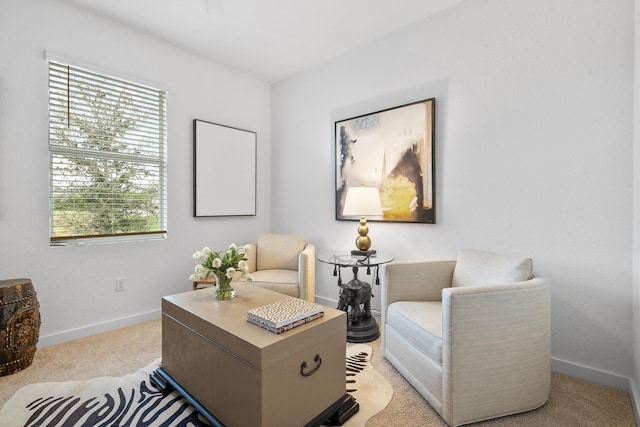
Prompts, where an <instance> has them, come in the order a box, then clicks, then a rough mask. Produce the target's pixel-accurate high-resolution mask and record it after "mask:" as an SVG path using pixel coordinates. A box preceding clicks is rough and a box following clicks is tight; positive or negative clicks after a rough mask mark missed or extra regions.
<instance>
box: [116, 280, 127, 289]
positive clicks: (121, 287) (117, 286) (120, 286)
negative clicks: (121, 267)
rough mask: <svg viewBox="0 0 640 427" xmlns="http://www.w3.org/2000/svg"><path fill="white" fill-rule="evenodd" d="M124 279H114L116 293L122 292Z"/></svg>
mask: <svg viewBox="0 0 640 427" xmlns="http://www.w3.org/2000/svg"><path fill="white" fill-rule="evenodd" d="M124 290H125V287H124V277H116V292H120V291H124Z"/></svg>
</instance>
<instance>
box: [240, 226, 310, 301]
mask: <svg viewBox="0 0 640 427" xmlns="http://www.w3.org/2000/svg"><path fill="white" fill-rule="evenodd" d="M246 257H247V263H248V264H249V273H251V276H252V277H253V280H252V282H253V285H255V286H260V287H262V288H266V289H270V290H272V291H276V292H280V293H283V294H287V295H290V296H293V297H297V298H302V299H305V300H307V301H311V302H314V300H315V297H316V291H315V289H316V248H315V246H314V245H313V244H311V243H307V242H305V239H304V237H303V236H300V235H296V234H266V233H265V234H260V235H259V236H258V241H257V242H256V243H251V244H250V249H249V251H248V252H247V253H246ZM238 280H242V279H238Z"/></svg>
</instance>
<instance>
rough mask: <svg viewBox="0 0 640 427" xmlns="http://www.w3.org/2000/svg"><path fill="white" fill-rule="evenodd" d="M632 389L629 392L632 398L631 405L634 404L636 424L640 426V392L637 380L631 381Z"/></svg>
mask: <svg viewBox="0 0 640 427" xmlns="http://www.w3.org/2000/svg"><path fill="white" fill-rule="evenodd" d="M630 383H631V391H630V392H629V394H630V396H629V397H630V398H631V406H633V413H634V414H635V416H636V425H639V426H640V411H639V409H640V394H638V385H637V384H636V382H635V381H633V380H632V381H630Z"/></svg>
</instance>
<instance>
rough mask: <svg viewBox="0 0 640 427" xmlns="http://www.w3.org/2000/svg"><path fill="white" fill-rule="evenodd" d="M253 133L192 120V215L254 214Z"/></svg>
mask: <svg viewBox="0 0 640 427" xmlns="http://www.w3.org/2000/svg"><path fill="white" fill-rule="evenodd" d="M256 144H257V134H256V133H255V132H251V131H247V130H242V129H237V128H233V127H230V126H224V125H219V124H216V123H210V122H206V121H204V120H198V119H195V120H194V121H193V216H194V217H199V216H255V215H256V166H257V164H256V148H257V147H256Z"/></svg>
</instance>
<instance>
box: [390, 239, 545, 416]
mask: <svg viewBox="0 0 640 427" xmlns="http://www.w3.org/2000/svg"><path fill="white" fill-rule="evenodd" d="M532 268H533V262H532V260H531V259H528V258H517V257H509V256H502V255H496V254H491V253H487V252H480V251H475V250H463V251H460V253H459V254H458V259H457V261H425V262H394V263H391V264H389V265H387V268H386V274H387V277H386V281H385V282H384V284H383V288H382V324H383V333H382V350H383V353H384V356H385V357H386V358H387V360H389V362H391V364H392V365H393V366H395V367H396V369H397V370H398V371H399V372H400V373H401V374H402V375H403V376H404V377H405V378H406V379H407V381H408V382H409V383H411V385H412V386H413V387H414V388H415V389H416V390H417V391H418V392H419V393H420V394H421V395H422V396H423V397H424V398H425V399H426V400H427V402H429V404H430V405H431V406H432V407H433V408H434V409H435V410H436V411H437V412H438V413H439V414H440V416H441V417H442V418H443V419H444V421H445V422H446V423H447V424H449V425H451V426H458V425H462V424H468V423H472V422H475V421H480V420H485V419H489V418H494V417H499V416H503V415H510V414H514V413H518V412H523V411H527V410H530V409H535V408H537V407H539V406H541V405H543V404H544V403H545V402H546V401H547V399H548V397H549V391H550V378H551V367H550V322H551V320H550V311H551V310H550V289H549V282H548V281H547V280H545V279H544V278H541V277H534V276H533V271H532Z"/></svg>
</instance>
